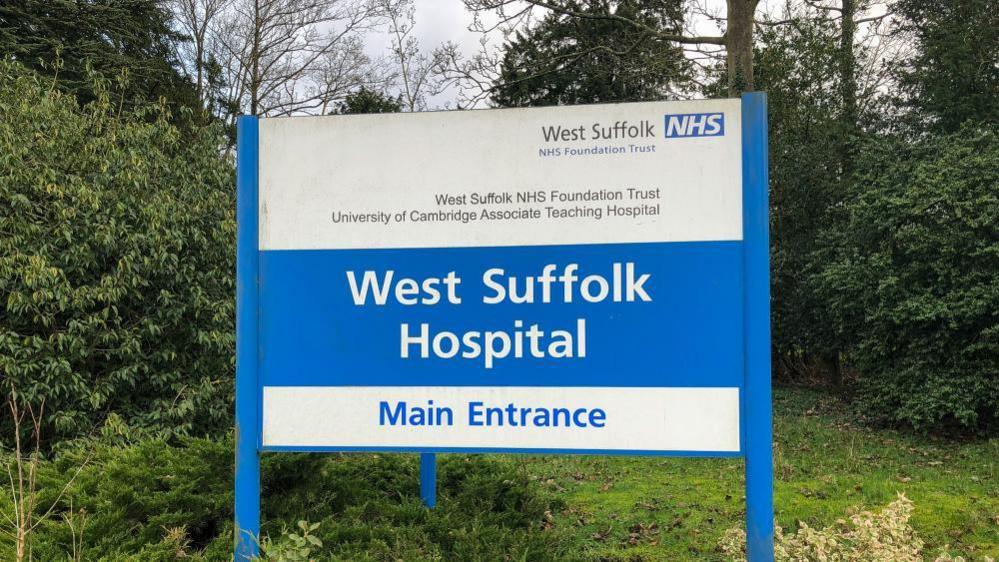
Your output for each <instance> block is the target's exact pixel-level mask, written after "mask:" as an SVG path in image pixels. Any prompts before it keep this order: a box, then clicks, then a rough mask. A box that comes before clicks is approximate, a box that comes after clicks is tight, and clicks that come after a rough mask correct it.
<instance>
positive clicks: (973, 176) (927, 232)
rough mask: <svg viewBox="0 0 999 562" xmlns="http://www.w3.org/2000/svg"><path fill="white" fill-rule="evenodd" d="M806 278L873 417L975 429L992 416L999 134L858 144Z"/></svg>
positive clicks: (998, 389) (998, 405) (995, 403)
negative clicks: (847, 189)
mask: <svg viewBox="0 0 999 562" xmlns="http://www.w3.org/2000/svg"><path fill="white" fill-rule="evenodd" d="M858 177H859V178H860V181H859V182H858V183H857V186H856V187H855V191H854V193H852V194H851V195H852V196H851V198H850V200H849V201H848V202H847V203H846V204H845V206H844V208H843V210H842V212H843V214H844V221H845V222H844V223H843V224H845V226H844V227H843V228H840V229H836V230H835V231H833V230H830V231H827V232H826V233H825V238H824V248H825V249H824V250H822V254H821V255H820V256H819V261H820V262H821V263H824V264H825V265H824V267H823V268H822V270H821V271H820V272H819V273H818V274H817V275H816V276H815V278H814V280H813V282H814V283H815V284H816V287H817V289H816V290H817V292H819V293H820V294H821V295H823V297H824V299H825V301H826V302H827V306H828V307H829V308H830V312H831V313H832V315H831V316H832V317H833V318H834V324H835V326H834V327H835V329H836V331H837V332H838V335H839V337H840V338H842V339H843V340H844V341H845V342H847V343H848V347H849V349H851V350H852V352H851V358H852V360H853V362H854V365H855V367H856V368H857V370H858V371H859V375H858V376H859V398H860V400H861V404H862V405H863V406H864V407H865V408H866V410H867V411H868V412H869V413H870V414H871V415H872V416H875V417H877V418H882V419H886V420H889V421H894V422H903V423H907V424H911V425H912V426H914V427H917V428H927V429H928V428H941V427H945V426H948V425H954V424H958V425H960V426H963V427H966V428H970V427H984V426H987V425H989V424H990V423H994V422H995V421H996V418H997V415H999V138H997V133H996V131H994V130H982V129H977V128H973V127H968V128H965V129H963V130H962V131H960V132H959V133H956V134H953V135H948V136H938V137H935V138H927V139H925V140H922V141H921V142H919V143H917V144H915V145H907V144H903V143H901V142H899V143H894V142H889V141H887V140H881V141H879V143H878V144H877V145H871V146H868V147H867V148H866V149H865V152H864V155H863V158H862V163H861V170H860V171H858Z"/></svg>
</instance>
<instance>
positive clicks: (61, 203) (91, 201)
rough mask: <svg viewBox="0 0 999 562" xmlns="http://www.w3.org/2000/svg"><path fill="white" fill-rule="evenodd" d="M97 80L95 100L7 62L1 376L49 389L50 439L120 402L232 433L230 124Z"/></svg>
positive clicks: (137, 420)
mask: <svg viewBox="0 0 999 562" xmlns="http://www.w3.org/2000/svg"><path fill="white" fill-rule="evenodd" d="M94 84H95V85H94V88H95V91H96V92H97V93H98V96H97V100H96V101H94V102H93V103H90V104H88V105H86V106H84V107H80V106H78V105H77V103H76V101H75V99H74V98H73V97H72V96H69V95H65V94H62V93H60V92H59V90H58V89H57V88H55V87H54V85H53V84H51V83H50V82H48V81H43V80H42V79H41V78H39V77H38V76H37V75H35V74H33V73H31V72H29V71H26V70H24V69H23V68H21V67H19V66H18V65H17V64H16V63H12V62H9V61H8V62H0V373H3V375H4V377H7V379H6V381H7V382H9V383H12V384H13V385H14V386H15V387H16V389H17V391H18V393H19V394H20V396H21V398H22V399H23V400H24V401H25V402H26V403H30V404H35V405H36V406H39V405H40V404H41V403H42V401H44V403H45V410H44V411H45V413H46V417H45V424H44V425H45V427H44V428H43V429H44V430H43V435H44V436H45V437H47V438H49V439H50V440H54V439H60V438H65V437H72V436H78V435H81V434H87V433H88V432H90V431H92V428H93V427H94V426H95V424H96V423H98V422H99V421H100V420H102V419H103V418H104V417H105V416H106V415H107V413H109V412H116V413H117V414H118V415H120V416H121V417H122V418H123V419H124V420H125V421H126V422H127V423H128V424H129V425H131V426H134V427H140V428H152V429H154V430H156V431H158V432H160V433H162V434H197V433H205V432H225V431H227V430H228V428H229V426H230V419H229V418H230V404H231V387H232V372H233V345H234V336H233V314H234V308H233V307H234V302H233V294H234V290H235V289H234V283H233V269H234V257H233V256H234V240H235V221H234V217H233V208H234V190H233V184H234V181H233V170H232V165H231V163H230V162H229V161H227V159H226V158H224V157H223V156H222V154H221V152H220V149H219V147H220V141H221V136H220V134H219V131H216V130H214V129H211V128H209V129H203V130H199V131H194V132H186V133H183V134H182V133H181V132H180V131H179V130H178V129H177V128H175V127H173V126H172V125H170V124H169V123H168V121H167V119H168V117H169V115H168V112H167V111H166V110H165V109H164V108H162V107H146V108H142V109H140V110H137V111H135V112H119V111H118V110H117V105H116V104H117V102H115V101H112V96H113V95H115V94H112V92H110V91H109V86H108V84H107V83H105V82H103V81H101V80H100V79H98V78H95V79H94ZM8 421H9V420H8ZM0 423H5V421H4V419H3V418H0ZM5 434H9V432H5Z"/></svg>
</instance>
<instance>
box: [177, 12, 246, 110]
mask: <svg viewBox="0 0 999 562" xmlns="http://www.w3.org/2000/svg"><path fill="white" fill-rule="evenodd" d="M231 2H232V0H173V2H172V7H173V13H174V21H175V22H176V25H177V27H178V28H179V29H180V31H181V33H183V34H184V36H185V37H186V38H187V39H188V40H187V41H185V42H183V43H181V44H180V50H181V55H182V56H181V57H180V59H181V61H182V62H183V63H184V64H185V66H186V67H187V68H186V70H187V72H188V74H189V75H191V76H192V80H193V81H194V86H195V89H196V92H197V94H198V99H199V100H201V101H202V103H203V104H204V105H205V107H208V105H209V104H208V103H206V99H207V94H206V89H207V87H206V82H207V80H208V76H207V73H208V67H209V64H210V63H211V59H212V56H213V54H215V51H216V50H217V45H215V44H214V40H215V37H214V34H213V31H214V30H215V27H216V25H217V23H218V20H219V18H220V17H222V16H223V14H224V13H225V10H226V8H227V7H228V5H229V4H230V3H231Z"/></svg>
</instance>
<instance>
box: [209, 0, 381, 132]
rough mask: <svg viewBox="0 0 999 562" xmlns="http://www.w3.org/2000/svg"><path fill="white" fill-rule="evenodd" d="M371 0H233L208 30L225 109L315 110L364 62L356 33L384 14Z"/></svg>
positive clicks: (357, 72) (259, 112)
mask: <svg viewBox="0 0 999 562" xmlns="http://www.w3.org/2000/svg"><path fill="white" fill-rule="evenodd" d="M385 15H386V14H385V13H384V11H383V10H382V9H381V8H380V7H379V5H378V3H377V2H375V1H374V0H233V1H232V3H231V4H230V5H229V6H228V8H227V9H226V11H225V13H224V15H223V16H222V17H221V18H219V24H218V27H217V29H216V30H215V35H216V37H217V38H218V40H219V43H220V45H221V47H222V49H223V53H224V57H223V59H222V63H223V72H224V74H225V83H226V98H227V105H229V107H230V112H232V113H248V114H252V115H269V116H277V115H289V114H293V113H299V112H315V111H318V110H322V109H323V108H326V107H328V106H329V105H330V103H331V102H332V101H333V99H334V97H333V96H336V95H340V94H341V93H343V92H345V91H346V88H345V87H344V86H343V84H342V83H341V82H336V81H335V78H344V79H348V80H356V79H358V77H359V76H361V75H363V74H364V72H363V71H360V70H359V69H360V68H361V67H363V66H364V65H365V64H367V63H368V62H369V61H368V60H367V58H366V57H365V56H364V53H363V50H362V49H360V48H359V47H358V45H359V43H358V36H359V35H360V34H362V33H363V32H365V31H368V30H370V29H372V28H373V27H375V26H377V25H378V24H379V23H380V22H382V21H383V20H384V17H385Z"/></svg>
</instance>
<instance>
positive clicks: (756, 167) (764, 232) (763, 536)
mask: <svg viewBox="0 0 999 562" xmlns="http://www.w3.org/2000/svg"><path fill="white" fill-rule="evenodd" d="M768 154H769V152H768V149H767V96H766V94H765V93H762V92H749V93H745V94H743V95H742V190H743V191H742V192H743V207H742V214H743V232H744V238H743V239H744V250H743V251H744V264H745V280H746V285H745V291H746V295H745V303H746V304H745V320H744V322H745V334H746V335H745V361H746V385H745V388H746V389H747V392H746V397H745V416H746V422H745V426H744V429H745V431H744V434H743V436H744V439H745V452H746V553H747V556H748V559H749V560H750V562H772V561H773V559H774V489H773V428H772V420H771V416H772V414H771V391H770V242H769V235H768V232H769V226H770V225H769V201H768V197H767V190H768V188H769V181H768V179H769V178H768V159H767V158H768Z"/></svg>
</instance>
